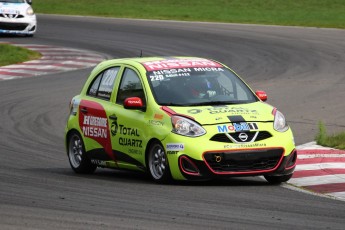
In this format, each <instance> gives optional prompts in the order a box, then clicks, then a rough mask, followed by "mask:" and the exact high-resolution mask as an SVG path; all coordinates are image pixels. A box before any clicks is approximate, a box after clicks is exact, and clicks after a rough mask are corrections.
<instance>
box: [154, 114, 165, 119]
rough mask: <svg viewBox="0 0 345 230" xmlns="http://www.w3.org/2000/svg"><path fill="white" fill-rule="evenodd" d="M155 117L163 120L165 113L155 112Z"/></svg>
mask: <svg viewBox="0 0 345 230" xmlns="http://www.w3.org/2000/svg"><path fill="white" fill-rule="evenodd" d="M153 118H154V119H157V120H162V119H163V114H155V116H154V117H153Z"/></svg>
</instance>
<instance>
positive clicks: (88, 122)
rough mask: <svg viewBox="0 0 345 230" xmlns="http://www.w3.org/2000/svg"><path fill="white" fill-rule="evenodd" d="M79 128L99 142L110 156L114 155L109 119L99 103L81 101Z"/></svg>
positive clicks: (85, 134) (86, 135)
mask: <svg viewBox="0 0 345 230" xmlns="http://www.w3.org/2000/svg"><path fill="white" fill-rule="evenodd" d="M78 113H79V126H80V129H81V131H82V133H83V135H84V136H85V137H88V138H91V139H93V140H95V141H97V142H98V143H99V144H100V145H101V146H102V147H103V148H104V150H105V152H106V153H107V154H108V155H109V157H110V158H111V159H114V160H115V157H114V155H113V151H112V147H111V141H110V131H109V128H108V119H107V115H106V112H105V110H104V108H103V106H102V105H101V104H99V103H97V102H93V101H87V100H81V101H80V104H79V112H78Z"/></svg>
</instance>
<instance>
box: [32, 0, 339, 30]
mask: <svg viewBox="0 0 345 230" xmlns="http://www.w3.org/2000/svg"><path fill="white" fill-rule="evenodd" d="M33 7H34V9H35V11H36V12H37V13H46V14H64V15H93V16H104V17H116V18H145V19H167V20H185V21H209V22H232V23H253V24H274V25H295V26H311V27H333V28H345V0H212V1H210V0H188V1H181V0H73V1H71V0H35V1H34V4H33Z"/></svg>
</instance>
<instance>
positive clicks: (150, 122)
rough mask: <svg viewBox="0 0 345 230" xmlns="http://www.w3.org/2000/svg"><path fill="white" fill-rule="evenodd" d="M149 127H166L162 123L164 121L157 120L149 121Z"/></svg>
mask: <svg viewBox="0 0 345 230" xmlns="http://www.w3.org/2000/svg"><path fill="white" fill-rule="evenodd" d="M149 125H154V126H163V125H164V122H162V121H156V120H149Z"/></svg>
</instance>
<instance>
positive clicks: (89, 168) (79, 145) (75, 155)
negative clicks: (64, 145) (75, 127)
mask: <svg viewBox="0 0 345 230" xmlns="http://www.w3.org/2000/svg"><path fill="white" fill-rule="evenodd" d="M67 155H68V160H69V163H70V165H71V168H72V169H73V171H75V172H76V173H93V172H94V171H95V170H96V168H97V166H96V165H94V164H92V163H91V161H90V159H89V158H88V157H87V156H86V152H85V147H84V142H83V139H82V138H81V136H80V135H79V134H78V133H72V134H71V135H69V140H68V153H67Z"/></svg>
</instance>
